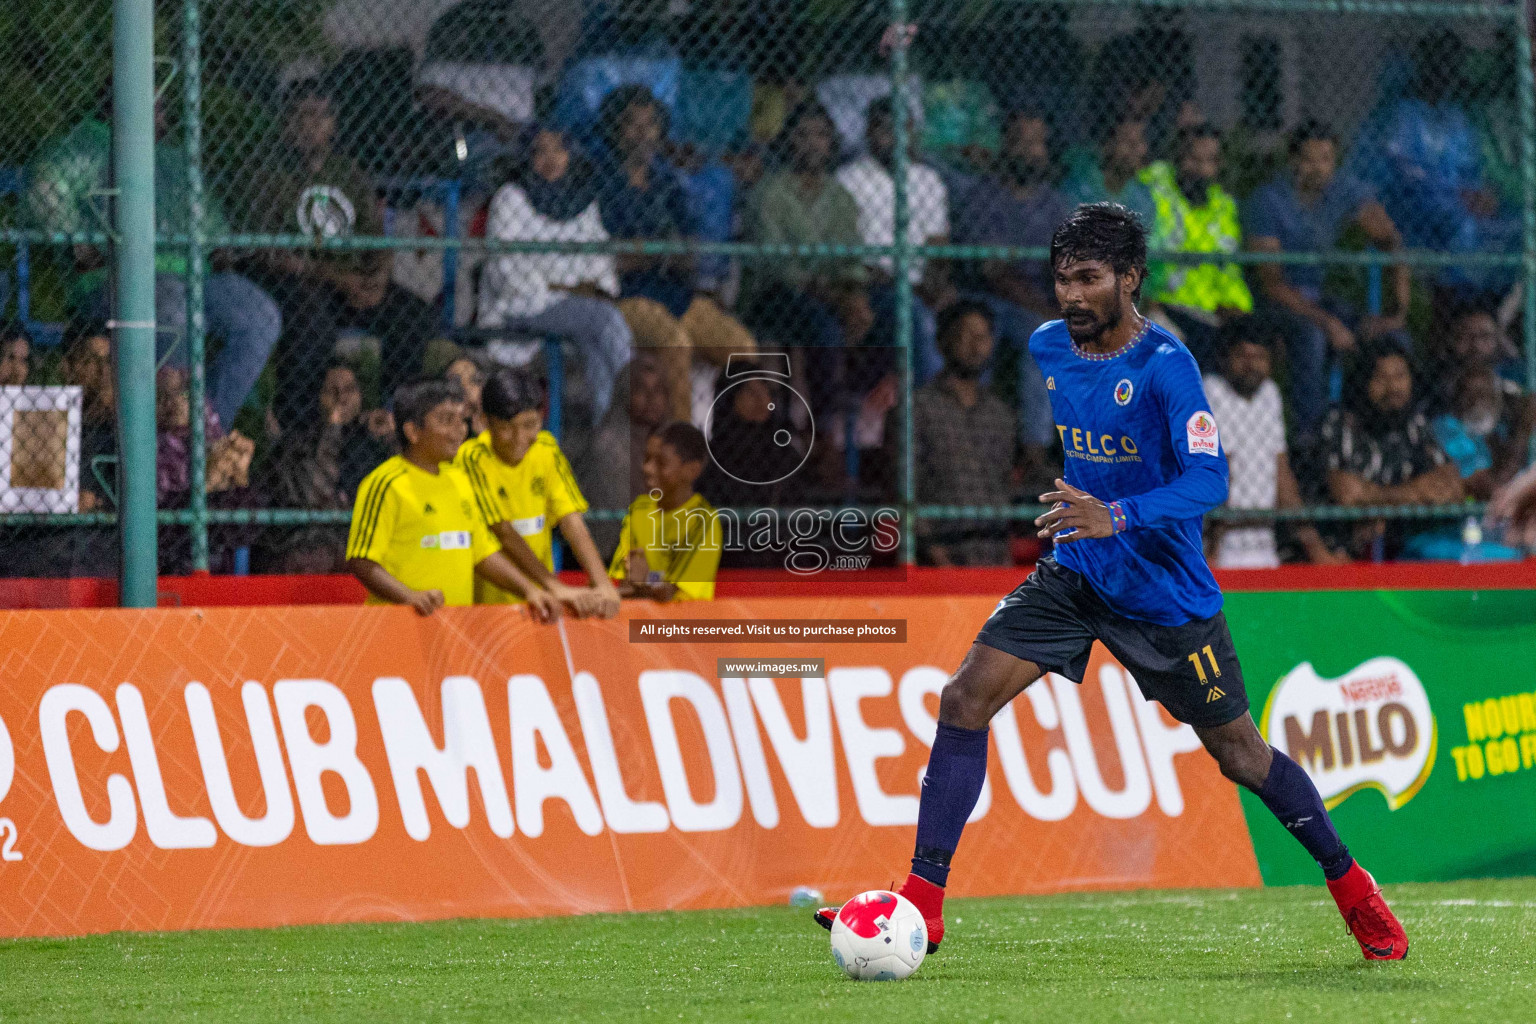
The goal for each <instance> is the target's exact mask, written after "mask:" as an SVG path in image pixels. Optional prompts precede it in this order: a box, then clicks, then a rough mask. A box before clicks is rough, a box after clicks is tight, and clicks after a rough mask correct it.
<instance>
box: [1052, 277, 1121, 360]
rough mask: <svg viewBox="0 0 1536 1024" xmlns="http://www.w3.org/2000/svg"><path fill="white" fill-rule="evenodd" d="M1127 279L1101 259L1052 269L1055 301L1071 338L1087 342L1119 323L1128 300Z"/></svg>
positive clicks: (1083, 342)
mask: <svg viewBox="0 0 1536 1024" xmlns="http://www.w3.org/2000/svg"><path fill="white" fill-rule="evenodd" d="M1129 280H1130V279H1129V278H1128V277H1121V276H1120V275H1117V274H1116V273H1115V268H1114V267H1111V266H1110V265H1109V264H1108V263H1106V262H1104V261H1103V260H1079V261H1077V262H1075V263H1068V264H1066V265H1064V266H1060V267H1057V268H1056V303H1057V305H1059V306H1060V307H1061V318H1062V319H1063V320H1065V321H1066V324H1067V333H1068V334H1070V335H1071V336H1072V340H1073V341H1075V342H1077V343H1078V344H1079V345H1082V344H1087V343H1090V342H1093V341H1096V340H1097V339H1099V338H1100V337H1102V336H1103V334H1104V332H1105V331H1110V330H1113V329H1114V328H1115V327H1117V326H1119V324H1120V320H1121V319H1122V318H1123V317H1124V315H1125V307H1126V305H1127V304H1128V303H1129V300H1130V292H1131V288H1130V286H1129Z"/></svg>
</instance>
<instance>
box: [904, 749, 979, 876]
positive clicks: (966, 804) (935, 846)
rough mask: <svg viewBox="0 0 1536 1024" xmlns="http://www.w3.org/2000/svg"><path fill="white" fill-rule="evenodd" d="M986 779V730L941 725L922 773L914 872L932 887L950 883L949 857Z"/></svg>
mask: <svg viewBox="0 0 1536 1024" xmlns="http://www.w3.org/2000/svg"><path fill="white" fill-rule="evenodd" d="M986 778H987V730H986V729H962V728H960V727H959V726H955V725H947V724H945V723H944V722H940V723H939V728H938V732H937V733H936V734H935V735H934V737H933V750H932V751H931V752H929V754H928V771H927V772H925V773H924V775H923V796H922V802H921V803H920V804H919V805H918V809H917V849H916V850H915V851H913V854H912V873H913V874H914V875H916V876H918V877H919V878H925V879H927V880H928V881H930V882H932V883H933V884H934V885H943V884H944V883H945V882H947V881H949V859H950V857H952V856H954V853H955V847H956V846H958V845H960V833H961V831H962V830H963V829H964V828H965V819H967V818H969V817H970V816H971V811H972V810H974V809H975V807H976V799H977V798H978V797H979V796H981V784H982V783H983V782H984V781H986Z"/></svg>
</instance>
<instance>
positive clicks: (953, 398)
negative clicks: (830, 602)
mask: <svg viewBox="0 0 1536 1024" xmlns="http://www.w3.org/2000/svg"><path fill="white" fill-rule="evenodd" d="M992 345H993V341H992V313H991V311H990V310H989V309H988V308H987V306H986V305H985V304H984V303H980V302H973V301H967V300H961V301H960V302H956V303H954V304H953V305H951V306H949V307H948V308H946V309H945V310H944V311H943V312H942V313H940V314H939V348H940V349H941V350H942V351H943V353H944V369H943V371H941V372H940V373H939V375H938V376H937V377H935V378H934V379H933V380H932V381H930V382H929V383H928V384H926V385H924V386H923V387H921V388H919V389H918V391H917V393H916V394H915V395H914V396H913V399H912V416H913V427H912V429H913V441H912V443H913V448H914V449H915V452H914V454H915V456H916V459H917V496H918V500H919V501H922V502H929V503H939V504H946V505H991V506H1003V505H1007V504H1009V503H1010V500H1011V494H1010V491H1011V482H1012V476H1013V472H1014V460H1013V458H1012V457H1011V455H1012V454H1013V452H1014V451H1015V448H1016V446H1017V431H1016V427H1015V420H1014V414H1013V411H1012V410H1011V409H1010V408H1009V407H1008V404H1007V403H1006V402H1004V401H1003V400H1002V399H1000V398H998V397H996V396H995V395H993V394H991V393H990V392H988V391H987V389H986V388H984V387H982V386H981V382H980V380H979V378H980V376H981V373H982V370H983V369H984V368H985V367H986V365H987V363H988V361H989V360H990V359H991V357H992ZM923 526H924V528H922V532H921V533H920V534H919V538H920V539H921V541H922V543H923V548H922V554H923V556H924V560H925V561H927V562H929V563H930V564H932V565H1007V564H1008V562H1009V555H1008V524H1007V520H1003V519H993V520H979V521H966V520H954V519H946V520H939V521H925V522H924V524H923Z"/></svg>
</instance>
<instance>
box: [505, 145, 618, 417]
mask: <svg viewBox="0 0 1536 1024" xmlns="http://www.w3.org/2000/svg"><path fill="white" fill-rule="evenodd" d="M522 139H523V142H522V148H523V149H524V150H525V152H526V156H525V157H524V158H523V159H522V160H521V161H520V162H519V163H518V165H517V167H516V169H515V170H514V171H513V174H512V180H511V181H509V182H507V183H506V184H505V185H503V186H502V187H501V188H500V189H498V190H497V192H496V195H495V197H494V198H493V199H492V200H491V206H490V212H489V214H488V216H487V219H486V227H485V233H486V237H487V238H492V239H497V240H500V241H509V242H606V241H608V232H607V230H606V229H605V228H604V227H603V220H602V215H601V213H600V212H599V206H598V191H597V182H596V181H595V180H594V179H593V173H592V166H591V164H590V163H589V162H588V161H587V160H586V159H585V158H584V157H583V156H581V155H580V154H579V153H577V152H575V151H574V150H573V149H572V147H571V144H570V140H569V138H567V136H566V135H565V134H564V133H563V132H562V131H560V130H559V129H557V128H553V127H550V126H547V125H541V126H538V127H536V128H532V129H529V130H528V131H526V132H524V134H523V136H522ZM618 296H619V280H618V274H617V272H616V267H615V262H614V257H613V256H610V255H607V254H603V253H507V254H504V255H500V256H495V257H492V258H490V259H488V260H487V261H486V263H485V267H484V269H483V270H482V271H481V276H480V309H479V321H478V322H479V325H480V326H481V327H487V328H497V327H507V328H511V329H514V330H519V331H529V332H533V333H537V334H554V335H559V336H561V337H566V338H570V339H571V340H572V341H574V342H575V343H576V346H577V348H578V349H580V351H581V353H582V359H583V364H584V369H585V372H586V377H587V383H588V385H589V386H590V387H591V390H592V400H593V402H592V404H593V410H592V414H593V419H594V421H600V420H601V419H602V418H603V415H604V413H606V412H607V411H608V403H609V402H610V401H611V399H612V394H613V381H614V377H615V376H616V375H617V374H618V372H619V371H620V370H621V369H623V368H624V365H625V364H626V363H628V362H629V359H630V355H631V350H632V347H633V343H634V337H633V334H632V333H631V331H630V328H629V325H628V324H627V323H626V322H625V320H624V317H623V316H622V315H621V314H620V313H619V309H618V307H617V306H616V305H615V303H616V302H617V300H618Z"/></svg>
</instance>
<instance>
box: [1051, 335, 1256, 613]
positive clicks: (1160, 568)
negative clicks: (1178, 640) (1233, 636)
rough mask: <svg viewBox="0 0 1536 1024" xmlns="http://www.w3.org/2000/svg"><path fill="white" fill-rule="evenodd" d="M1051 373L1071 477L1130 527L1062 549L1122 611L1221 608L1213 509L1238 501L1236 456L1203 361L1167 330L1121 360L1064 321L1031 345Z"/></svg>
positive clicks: (1065, 560)
mask: <svg viewBox="0 0 1536 1024" xmlns="http://www.w3.org/2000/svg"><path fill="white" fill-rule="evenodd" d="M1029 353H1030V355H1032V356H1034V359H1035V362H1036V363H1037V364H1038V365H1039V367H1040V372H1041V373H1043V374H1045V379H1046V392H1047V394H1049V395H1050V398H1051V411H1052V412H1053V413H1054V414H1055V419H1056V431H1057V433H1058V434H1059V435H1060V437H1061V446H1062V449H1063V450H1064V452H1065V453H1066V480H1067V482H1068V483H1070V484H1072V485H1073V486H1075V487H1079V488H1082V489H1083V490H1085V491H1087V492H1088V493H1089V494H1091V495H1093V496H1094V497H1096V498H1099V499H1101V500H1103V501H1105V502H1113V503H1118V512H1119V513H1120V514H1122V515H1123V517H1124V518H1123V526H1124V529H1123V530H1121V531H1120V532H1117V533H1116V534H1115V535H1114V536H1112V537H1105V538H1103V539H1095V540H1081V541H1076V542H1074V543H1071V544H1059V545H1057V548H1056V560H1057V561H1058V562H1060V563H1061V564H1062V565H1063V566H1066V567H1067V568H1069V569H1073V570H1075V571H1077V572H1079V573H1082V575H1083V576H1084V577H1086V578H1087V580H1088V582H1089V583H1090V584H1092V585H1093V588H1094V590H1096V591H1097V592H1098V593H1099V596H1100V597H1102V598H1103V599H1104V602H1105V603H1106V604H1107V605H1109V607H1110V608H1111V609H1113V610H1114V611H1115V612H1117V613H1119V614H1121V615H1125V616H1127V617H1129V618H1133V619H1142V620H1145V621H1147V622H1155V623H1157V624H1159V625H1164V626H1177V625H1181V624H1183V623H1185V622H1188V621H1190V620H1191V619H1204V618H1209V617H1210V616H1212V615H1215V614H1216V613H1217V612H1218V611H1220V610H1221V590H1220V588H1219V587H1217V586H1216V578H1215V577H1214V576H1212V575H1211V569H1210V566H1209V565H1207V564H1206V561H1205V551H1204V549H1203V546H1202V544H1201V538H1200V527H1201V520H1202V517H1203V516H1204V515H1205V513H1206V512H1209V511H1210V510H1211V509H1213V508H1215V507H1216V506H1217V505H1220V504H1221V503H1222V502H1224V501H1226V499H1227V457H1226V454H1225V453H1224V452H1223V451H1222V448H1221V438H1220V437H1219V435H1218V431H1217V427H1216V421H1215V418H1214V417H1212V416H1211V412H1210V405H1209V404H1208V403H1207V402H1206V399H1205V389H1204V387H1203V386H1202V385H1201V383H1200V370H1199V368H1198V367H1197V366H1196V365H1195V360H1194V357H1193V356H1191V355H1190V354H1189V350H1188V349H1187V348H1185V347H1184V346H1183V344H1182V343H1180V342H1179V340H1178V339H1177V338H1175V337H1174V336H1173V335H1171V334H1169V333H1168V332H1167V331H1165V330H1163V329H1162V328H1161V327H1158V326H1157V325H1156V324H1151V323H1149V324H1148V325H1147V330H1146V333H1145V334H1144V335H1143V336H1142V337H1141V339H1140V340H1139V341H1137V342H1136V343H1135V344H1133V345H1131V346H1130V347H1129V348H1126V349H1122V350H1121V351H1120V352H1118V353H1116V354H1115V355H1113V356H1110V357H1107V358H1105V357H1098V356H1093V355H1090V354H1087V353H1083V352H1080V351H1079V350H1078V349H1077V348H1076V346H1074V345H1073V344H1072V339H1071V338H1070V337H1069V336H1068V334H1067V327H1066V324H1065V323H1063V322H1062V321H1060V320H1053V321H1051V322H1050V323H1047V324H1044V325H1042V326H1041V327H1040V328H1039V330H1037V331H1035V333H1034V335H1033V336H1032V337H1031V338H1030V339H1029Z"/></svg>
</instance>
